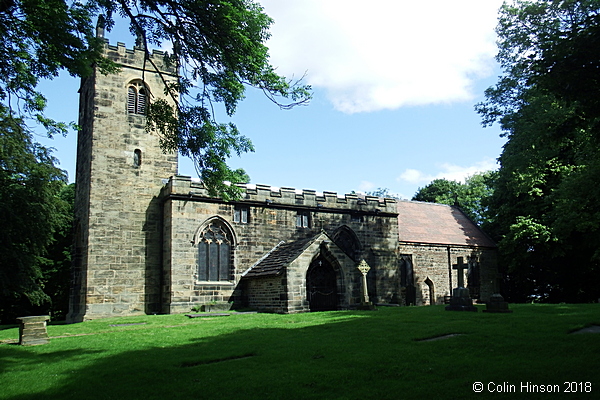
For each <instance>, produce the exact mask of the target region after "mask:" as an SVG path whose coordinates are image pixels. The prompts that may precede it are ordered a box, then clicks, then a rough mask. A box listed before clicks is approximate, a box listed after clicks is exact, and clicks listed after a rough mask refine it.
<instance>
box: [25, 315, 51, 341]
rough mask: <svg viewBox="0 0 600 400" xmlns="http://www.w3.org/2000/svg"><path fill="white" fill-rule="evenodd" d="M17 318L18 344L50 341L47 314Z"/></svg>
mask: <svg viewBox="0 0 600 400" xmlns="http://www.w3.org/2000/svg"><path fill="white" fill-rule="evenodd" d="M17 320H18V321H19V322H20V323H21V326H19V344H20V345H22V346H35V345H38V344H47V343H49V342H50V339H49V338H48V331H47V330H46V322H47V321H49V320H50V316H49V315H38V316H33V317H20V318H17Z"/></svg>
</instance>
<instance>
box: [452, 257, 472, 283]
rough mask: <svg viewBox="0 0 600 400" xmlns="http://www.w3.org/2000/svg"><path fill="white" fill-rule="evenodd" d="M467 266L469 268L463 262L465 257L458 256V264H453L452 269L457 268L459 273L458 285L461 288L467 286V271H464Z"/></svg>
mask: <svg viewBox="0 0 600 400" xmlns="http://www.w3.org/2000/svg"><path fill="white" fill-rule="evenodd" d="M465 268H468V265H467V264H465V263H464V262H463V258H462V257H456V264H453V265H452V269H455V270H457V275H458V277H457V280H458V284H457V287H459V288H461V287H465V273H464V270H465Z"/></svg>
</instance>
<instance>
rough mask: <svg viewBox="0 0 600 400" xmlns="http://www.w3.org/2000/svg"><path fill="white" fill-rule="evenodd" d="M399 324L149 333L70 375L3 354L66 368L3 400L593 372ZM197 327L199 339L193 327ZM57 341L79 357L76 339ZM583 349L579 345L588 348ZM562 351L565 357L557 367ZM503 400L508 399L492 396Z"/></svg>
mask: <svg viewBox="0 0 600 400" xmlns="http://www.w3.org/2000/svg"><path fill="white" fill-rule="evenodd" d="M440 310H441V309H440ZM442 312H443V311H442ZM401 315H402V314H400V313H398V314H394V313H385V314H381V313H377V312H375V313H364V314H361V315H359V316H357V317H354V318H348V319H341V320H339V321H335V322H331V323H326V324H321V325H310V326H303V327H299V328H296V327H294V324H296V323H298V322H297V321H296V320H295V319H294V317H293V316H289V317H286V318H284V319H282V320H281V321H282V323H281V324H280V325H281V326H278V327H272V326H270V327H267V328H260V327H256V328H251V329H242V330H237V331H234V332H231V333H226V334H221V335H218V336H211V337H200V335H198V336H194V334H193V332H194V331H191V334H190V335H189V336H186V337H185V340H180V339H179V340H177V341H175V342H173V343H171V342H170V341H169V338H168V334H169V332H170V331H169V330H168V329H164V330H159V331H158V332H160V333H161V334H163V335H164V336H163V339H161V337H160V334H159V335H158V337H156V338H153V339H152V341H150V342H149V343H148V346H147V347H146V348H143V349H138V350H126V351H122V352H120V353H118V354H110V355H106V356H104V357H102V358H98V359H96V360H94V361H93V362H91V363H90V362H87V363H85V364H78V362H77V358H78V357H77V356H85V354H86V350H81V349H73V350H67V351H56V352H53V351H49V352H47V353H45V354H35V353H33V352H31V353H29V352H23V351H18V352H17V351H16V349H15V347H14V346H2V347H0V360H2V362H3V363H4V362H5V361H6V360H8V361H9V364H8V365H7V366H6V367H4V369H5V370H8V369H10V368H11V365H13V364H14V363H16V362H18V363H23V362H25V363H26V366H25V368H31V369H32V373H33V372H34V367H35V366H36V365H39V364H40V363H41V364H44V365H48V364H50V365H51V364H52V363H55V362H56V363H58V362H61V361H64V360H65V359H66V360H69V359H72V360H73V363H72V366H71V368H68V369H65V368H62V369H61V370H54V371H52V369H51V368H46V370H43V369H39V370H38V371H37V374H38V375H39V376H40V379H44V377H45V374H50V373H53V374H56V375H57V377H56V382H55V384H53V385H52V386H50V387H49V388H45V389H44V390H43V391H42V390H38V389H36V388H35V387H34V386H33V387H31V388H29V390H28V394H27V395H16V396H12V397H10V398H11V399H14V400H29V399H31V400H33V399H38V398H40V396H43V398H45V399H91V400H95V399H144V400H148V399H224V398H240V399H255V398H256V399H313V398H314V399H317V398H318V399H337V398H347V399H359V398H360V399H397V398H402V399H412V398H414V399H422V398H437V399H444V398H455V397H461V398H466V399H468V398H481V394H479V393H473V390H472V385H473V382H477V381H478V382H491V381H496V382H510V383H514V384H518V383H519V382H520V381H533V382H534V383H535V382H536V380H537V381H539V383H544V384H554V383H556V384H560V383H562V382H564V381H565V380H569V379H575V378H577V379H579V380H586V379H588V380H589V379H591V378H592V377H594V376H595V373H594V371H597V370H598V367H600V364H599V362H598V360H597V359H596V357H589V354H594V351H597V350H600V349H599V347H598V345H596V347H595V348H593V349H591V348H589V347H587V348H582V347H581V343H578V344H577V345H576V346H573V345H569V343H566V344H565V341H564V335H563V334H561V333H556V334H547V335H541V336H540V335H537V336H536V335H535V333H533V332H531V333H528V334H529V335H530V336H526V337H525V338H524V340H526V341H527V343H519V342H518V341H517V339H518V338H517V339H515V337H513V336H511V335H513V333H511V332H512V331H513V330H514V329H515V328H514V326H513V325H512V324H510V325H509V324H506V323H505V322H502V321H509V318H510V317H508V318H507V317H506V316H499V317H495V316H492V317H490V316H484V315H477V314H474V313H473V315H462V314H461V315H448V314H441V315H440V316H438V317H436V318H437V319H436V320H435V321H434V322H432V323H428V322H427V321H423V320H419V319H418V318H414V317H411V315H402V316H403V317H400V316H401ZM414 315H416V314H414ZM513 319H514V318H513ZM440 320H442V321H447V322H448V323H447V324H445V326H441V325H442V324H439V323H437V321H440ZM481 321H488V323H487V324H486V323H482V322H481ZM511 321H512V320H511ZM206 322H207V323H211V322H209V321H206ZM196 327H197V329H198V331H197V332H198V333H199V334H201V331H202V329H203V325H202V323H199V324H196V325H194V326H193V328H194V329H195V328H196ZM459 327H460V331H461V332H464V333H465V335H462V336H455V337H451V338H448V339H445V340H440V341H433V342H420V343H417V342H415V339H417V338H423V337H432V336H435V335H442V334H444V333H448V332H456V331H457V329H458V328H459ZM189 328H190V327H189V326H187V327H183V328H181V329H189ZM171 329H180V328H171ZM154 336H157V335H156V334H155V335H154ZM140 337H141V336H140ZM97 338H98V336H96V339H97ZM144 338H145V339H146V340H148V339H147V337H145V336H144ZM536 338H537V340H536ZM544 338H545V339H544ZM542 339H543V340H542ZM57 340H62V339H57ZM68 340H73V341H76V342H73V343H77V345H78V346H79V347H83V346H85V344H86V340H87V339H86V337H79V338H69V339H68ZM104 340H107V341H108V340H111V337H110V336H107V337H106V339H104ZM131 340H132V341H133V340H134V339H133V338H131ZM585 343H587V344H588V346H589V344H590V343H592V342H589V341H588V342H585ZM566 352H568V353H567V354H569V356H570V357H565V354H566ZM590 352H591V353H590ZM548 354H558V356H554V357H553V356H548ZM23 358H25V359H24V360H23ZM16 360H18V361H16ZM11 363H12V364H11ZM582 364H583V365H582ZM44 371H46V372H44ZM578 374H579V375H578ZM0 397H2V396H1V395H0ZM511 397H514V394H512V395H511V396H507V397H503V395H501V394H496V396H494V398H498V399H501V398H511ZM530 398H531V397H530ZM544 398H548V397H547V396H546V397H544Z"/></svg>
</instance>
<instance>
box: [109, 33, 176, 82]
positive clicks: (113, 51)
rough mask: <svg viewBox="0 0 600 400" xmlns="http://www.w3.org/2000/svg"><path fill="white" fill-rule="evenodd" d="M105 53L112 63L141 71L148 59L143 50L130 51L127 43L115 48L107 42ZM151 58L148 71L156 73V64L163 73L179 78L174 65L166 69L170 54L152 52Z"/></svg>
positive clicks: (157, 51)
mask: <svg viewBox="0 0 600 400" xmlns="http://www.w3.org/2000/svg"><path fill="white" fill-rule="evenodd" d="M104 51H105V54H106V56H107V57H108V58H109V59H111V60H112V61H114V62H116V63H118V64H122V65H126V66H128V67H134V68H136V69H139V68H140V66H141V65H144V58H145V57H146V53H145V51H144V49H143V48H140V47H134V48H133V49H128V48H127V47H126V46H125V43H122V42H117V45H116V46H115V45H112V44H110V43H108V41H106V44H105V49H104ZM149 56H150V58H151V60H152V62H146V70H148V71H154V70H155V68H154V65H153V64H155V65H156V67H157V68H158V69H159V70H160V71H161V72H162V73H164V74H168V75H172V76H174V77H176V76H177V68H176V67H175V66H174V65H170V66H168V67H166V63H165V57H166V56H168V53H166V52H164V51H162V50H152V53H150V54H149Z"/></svg>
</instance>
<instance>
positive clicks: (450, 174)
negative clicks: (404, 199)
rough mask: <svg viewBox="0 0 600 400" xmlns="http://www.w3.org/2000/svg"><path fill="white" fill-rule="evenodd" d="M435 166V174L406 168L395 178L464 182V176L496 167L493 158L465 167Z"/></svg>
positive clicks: (418, 181)
mask: <svg viewBox="0 0 600 400" xmlns="http://www.w3.org/2000/svg"><path fill="white" fill-rule="evenodd" d="M437 167H438V169H440V171H439V172H438V173H436V174H428V173H425V172H423V171H419V170H416V169H411V168H408V169H406V170H404V172H403V173H401V174H400V176H399V177H398V178H397V179H396V180H397V181H398V182H408V183H412V184H428V183H430V182H431V181H433V180H434V179H446V180H449V181H457V182H462V183H464V182H465V179H466V178H468V177H470V176H472V175H474V174H476V173H478V172H485V171H491V170H495V169H497V168H498V165H497V164H496V161H495V160H484V161H480V162H478V163H475V164H474V165H470V166H466V167H465V166H460V165H455V164H450V163H443V164H439V165H438V166H437Z"/></svg>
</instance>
